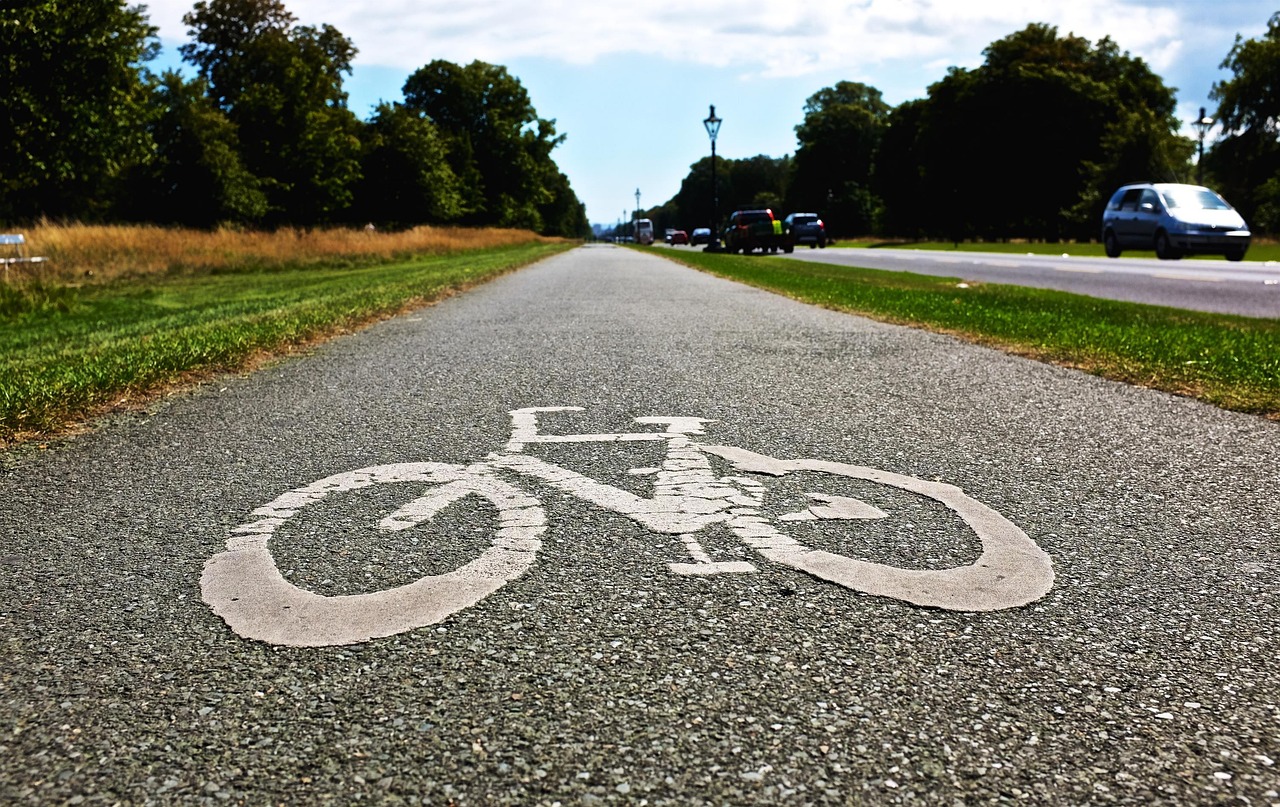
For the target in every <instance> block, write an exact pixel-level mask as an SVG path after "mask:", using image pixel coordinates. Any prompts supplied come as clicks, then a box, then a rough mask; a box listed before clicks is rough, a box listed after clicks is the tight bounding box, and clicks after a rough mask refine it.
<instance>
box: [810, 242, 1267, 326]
mask: <svg viewBox="0 0 1280 807" xmlns="http://www.w3.org/2000/svg"><path fill="white" fill-rule="evenodd" d="M787 257H788V258H792V259H796V260H806V261H819V262H822V263H834V264H839V265H842V266H862V267H866V268H868V269H888V270H890V271H904V272H915V273H917V274H924V275H941V276H943V277H958V278H961V279H963V280H969V281H973V280H978V281H982V282H985V283H1008V284H1010V285H1015V286H1033V287H1036V288H1042V289H1057V290H1059V291H1068V292H1071V293H1073V294H1084V295H1088V296H1090V297H1102V298H1105V299H1110V300H1126V301H1128V302H1133V303H1148V304H1150V305H1164V306H1171V307H1173V308H1189V309H1192V310H1195V311H1213V312H1217V313H1220V314H1239V315H1240V316H1245V317H1266V318H1269V319H1274V318H1277V317H1280V266H1277V265H1276V264H1275V263H1274V262H1267V263H1259V262H1253V261H1244V262H1240V263H1232V262H1230V261H1227V260H1225V259H1221V258H1219V259H1198V260H1192V259H1187V260H1181V261H1161V260H1157V259H1155V258H1131V257H1121V258H1087V257H1078V256H1067V255H1063V256H1055V255H1010V254H1004V253H987V252H940V251H936V250H920V249H820V250H815V249H798V250H796V251H795V253H793V254H792V255H789V256H787Z"/></svg>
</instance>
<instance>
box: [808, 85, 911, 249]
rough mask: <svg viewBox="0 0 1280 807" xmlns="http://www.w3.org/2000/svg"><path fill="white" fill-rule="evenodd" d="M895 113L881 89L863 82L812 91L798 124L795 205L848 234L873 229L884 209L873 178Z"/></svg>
mask: <svg viewBox="0 0 1280 807" xmlns="http://www.w3.org/2000/svg"><path fill="white" fill-rule="evenodd" d="M889 112H890V107H889V105H888V104H887V103H885V102H884V99H883V97H882V96H881V93H880V91H879V90H877V89H876V88H874V87H868V86H867V85H865V84H860V83H858V82H853V81H841V82H839V83H837V84H836V85H835V86H834V87H826V88H823V89H821V90H819V91H818V92H816V93H814V94H813V95H811V96H809V99H808V101H807V102H806V103H805V106H804V122H803V123H801V124H800V125H799V126H797V127H796V140H797V141H798V143H797V146H796V156H795V177H794V179H793V180H792V184H791V191H790V194H789V197H788V202H789V205H790V207H791V208H792V209H795V210H812V211H816V212H820V213H822V214H823V215H824V216H825V217H826V218H827V220H828V222H829V223H828V226H829V227H831V226H834V227H836V228H838V229H839V230H840V231H842V232H845V233H857V232H862V233H865V232H870V231H871V229H872V228H873V226H874V224H875V219H876V216H877V212H878V209H879V200H878V199H877V198H876V196H875V195H874V194H873V193H872V191H871V177H872V172H873V168H874V165H875V159H876V152H877V150H878V149H879V147H880V141H881V138H882V137H883V135H884V131H885V127H886V126H887V125H888V120H889Z"/></svg>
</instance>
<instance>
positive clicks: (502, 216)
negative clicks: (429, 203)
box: [404, 59, 572, 233]
mask: <svg viewBox="0 0 1280 807" xmlns="http://www.w3.org/2000/svg"><path fill="white" fill-rule="evenodd" d="M404 97H405V102H404V103H405V106H406V107H408V108H409V109H411V110H413V111H415V112H418V113H420V114H422V115H424V116H425V117H426V118H427V119H428V120H430V121H431V122H432V123H434V124H435V126H436V127H437V128H438V129H439V130H440V131H441V132H442V133H443V134H444V135H445V137H446V138H447V142H448V144H449V150H450V152H451V154H452V165H453V169H454V172H455V174H457V175H458V176H459V177H460V178H462V180H463V183H464V186H465V187H467V188H469V189H470V190H471V191H472V193H473V195H472V196H471V197H470V198H467V199H465V200H464V208H465V209H466V213H465V219H464V220H466V221H468V222H470V223H477V224H496V225H498V226H504V227H523V228H527V229H532V230H537V231H540V232H546V233H551V232H557V231H558V230H559V228H560V225H559V224H552V223H550V222H548V221H547V220H546V218H545V215H546V214H547V213H550V214H551V215H552V216H553V217H555V218H562V216H561V213H563V212H564V211H566V210H569V209H570V208H572V201H571V200H568V199H565V200H561V201H557V198H558V194H561V193H563V192H564V191H565V188H564V187H563V185H562V184H561V181H560V178H559V177H560V176H561V175H560V172H559V170H558V169H557V168H556V166H555V163H554V161H553V160H552V158H551V152H552V151H553V150H554V149H555V148H556V146H558V145H560V143H562V142H564V136H563V135H558V134H557V133H556V129H555V121H553V120H544V119H542V118H539V117H538V114H537V111H536V110H535V109H534V107H533V104H532V102H531V101H530V100H529V94H528V92H527V91H526V90H525V88H524V86H523V85H522V84H521V83H520V80H519V79H518V78H516V77H515V76H512V75H511V74H510V73H508V72H507V69H506V68H505V67H502V66H501V65H493V64H488V63H486V62H480V61H475V62H472V63H470V64H468V65H466V66H465V67H463V66H461V65H457V64H454V63H453V62H449V61H445V60H443V59H437V60H435V61H432V62H430V63H429V64H427V65H424V66H423V67H421V68H419V69H418V70H417V71H415V72H414V73H413V74H412V75H411V76H409V78H408V80H407V81H406V82H405V85H404Z"/></svg>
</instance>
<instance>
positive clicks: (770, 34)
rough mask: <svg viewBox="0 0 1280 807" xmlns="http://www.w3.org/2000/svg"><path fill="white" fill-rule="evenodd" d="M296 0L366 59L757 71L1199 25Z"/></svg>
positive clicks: (1149, 13)
mask: <svg viewBox="0 0 1280 807" xmlns="http://www.w3.org/2000/svg"><path fill="white" fill-rule="evenodd" d="M1188 1H1189V2H1193V3H1194V2H1195V1H1196V0H1188ZM148 6H149V9H150V14H151V18H152V22H153V23H155V24H157V25H159V26H160V28H161V35H162V37H163V38H164V39H165V40H167V41H169V42H178V41H184V40H185V39H186V28H185V26H183V25H182V23H181V17H182V15H183V14H184V13H186V12H187V11H188V10H190V8H191V6H192V3H191V2H189V1H188V0H152V2H150V3H149V4H148ZM287 6H288V8H289V10H290V11H291V12H293V13H294V14H295V15H296V16H297V17H298V18H299V19H300V20H301V21H302V22H303V23H307V24H318V23H330V24H332V25H334V26H336V27H337V28H338V29H339V30H341V31H342V32H343V33H344V34H346V35H347V36H349V37H351V38H352V39H353V40H354V41H355V43H356V46H357V47H358V48H359V49H360V55H359V57H358V58H357V63H359V64H364V65H380V66H386V67H395V68H398V69H402V70H405V71H411V70H413V69H415V68H417V67H420V66H421V65H423V64H425V63H426V62H427V61H430V60H431V59H434V58H445V59H450V60H453V61H460V62H467V61H470V60H472V59H483V60H485V61H491V62H496V63H506V62H510V61H513V60H517V59H521V58H529V57H541V58H549V59H557V60H561V61H564V62H567V63H569V64H574V65H590V64H591V63H593V62H595V61H596V60H598V59H599V58H601V57H602V56H606V55H609V54H614V53H632V54H641V55H647V56H653V57H658V58H662V59H666V60H671V61H679V62H686V63H691V64H703V65H709V66H713V67H729V68H732V69H734V70H737V71H740V72H742V73H743V74H746V75H759V74H766V75H774V76H779V77H788V76H804V75H810V74H817V73H823V72H830V71H833V70H842V71H846V72H849V73H851V74H855V75H856V74H861V73H865V72H866V71H867V70H868V69H869V68H872V67H874V66H876V65H883V64H886V63H891V62H902V61H904V60H907V61H910V62H911V63H914V64H917V65H919V64H926V63H937V64H946V65H950V64H961V63H964V64H970V65H971V64H975V63H977V62H978V61H979V60H980V58H981V51H982V49H983V48H985V47H986V46H987V45H988V44H990V43H991V42H992V41H994V40H996V39H998V38H1000V37H1002V36H1005V35H1007V34H1009V33H1012V32H1013V31H1014V30H1017V29H1019V28H1021V27H1022V26H1023V25H1025V24H1026V23H1027V22H1031V21H1036V22H1046V23H1049V24H1053V25H1056V26H1058V29H1059V32H1060V33H1062V34H1066V33H1069V32H1070V33H1075V34H1078V35H1080V36H1084V37H1086V38H1088V39H1090V40H1094V41H1096V40H1097V39H1100V38H1101V37H1103V36H1105V35H1110V36H1111V37H1112V39H1114V40H1115V41H1116V42H1117V44H1118V45H1119V46H1120V48H1121V49H1123V50H1126V51H1129V52H1130V53H1132V54H1134V55H1137V56H1142V57H1143V58H1145V59H1146V60H1147V61H1148V62H1149V63H1150V64H1151V66H1152V67H1153V68H1154V69H1155V70H1156V71H1157V72H1159V71H1160V70H1162V69H1164V68H1165V67H1167V66H1169V65H1170V64H1172V63H1173V60H1174V59H1176V58H1177V56H1178V54H1179V51H1180V46H1181V43H1180V40H1179V36H1180V35H1182V34H1184V33H1193V32H1187V31H1185V29H1184V28H1183V26H1182V25H1181V23H1180V20H1181V14H1180V12H1179V11H1178V10H1177V8H1178V4H1177V3H1167V4H1163V5H1161V6H1153V5H1148V4H1146V3H1134V4H1132V5H1126V4H1124V3H1123V2H1119V0H1047V1H1046V2H1040V3H1037V4H1035V5H1034V6H1033V9H1034V10H1033V11H1030V12H1029V11H1028V5H1027V4H1026V2H1025V0H971V1H970V2H955V0H807V2H797V1H796V0H786V1H784V2H773V3H743V2H741V0H686V1H685V2H681V3H673V2H658V3H649V4H644V5H643V6H640V7H638V6H637V5H636V4H635V3H634V2H617V0H605V1H604V2H599V1H598V0H597V1H593V0H540V2H538V3H536V4H531V3H529V2H527V0H470V2H466V3H459V2H458V1H457V0H379V2H376V3H352V2H350V0H293V2H288V3H287ZM638 9H642V10H638ZM1029 13H1030V14H1032V15H1034V16H1032V17H1030V18H1029V17H1028V14H1029Z"/></svg>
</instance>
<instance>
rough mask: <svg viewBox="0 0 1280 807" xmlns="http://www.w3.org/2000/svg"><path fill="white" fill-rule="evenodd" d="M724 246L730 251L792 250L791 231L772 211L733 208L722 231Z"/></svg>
mask: <svg viewBox="0 0 1280 807" xmlns="http://www.w3.org/2000/svg"><path fill="white" fill-rule="evenodd" d="M724 246H725V249H727V250H729V251H730V252H741V253H743V254H746V253H748V252H753V251H755V250H757V249H758V250H760V251H761V252H777V251H778V250H782V251H783V252H794V251H795V248H796V245H795V243H794V242H793V241H792V240H791V231H790V230H789V229H788V228H787V226H786V223H785V222H782V221H779V220H777V219H775V218H774V217H773V211H772V210H769V209H767V208H766V209H764V210H735V211H733V215H732V216H730V217H729V226H728V227H726V228H725V231H724Z"/></svg>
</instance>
